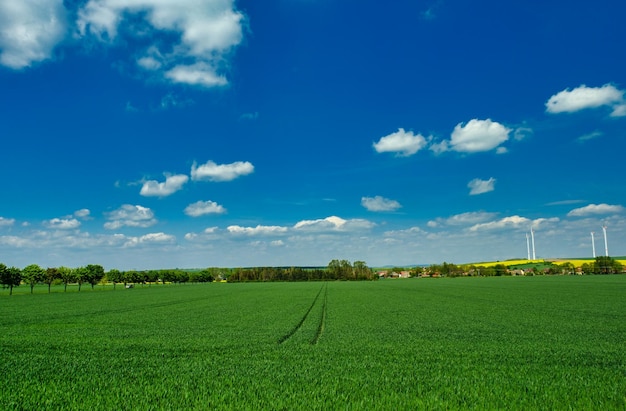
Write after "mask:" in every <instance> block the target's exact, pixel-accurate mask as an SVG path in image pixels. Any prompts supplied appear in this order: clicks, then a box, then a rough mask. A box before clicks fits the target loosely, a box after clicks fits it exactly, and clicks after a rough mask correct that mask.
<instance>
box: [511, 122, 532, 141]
mask: <svg viewBox="0 0 626 411" xmlns="http://www.w3.org/2000/svg"><path fill="white" fill-rule="evenodd" d="M533 133H534V131H533V129H532V128H530V127H526V126H522V127H517V128H516V129H515V130H514V131H513V138H514V139H515V140H517V141H521V140H525V139H527V138H528V137H530V136H532V135H533Z"/></svg>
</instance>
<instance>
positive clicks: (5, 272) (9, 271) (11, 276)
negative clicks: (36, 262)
mask: <svg viewBox="0 0 626 411" xmlns="http://www.w3.org/2000/svg"><path fill="white" fill-rule="evenodd" d="M21 282H22V272H21V270H20V269H19V268H17V267H10V268H7V266H6V265H4V264H2V263H0V283H2V285H4V286H6V287H9V295H13V287H19V285H20V284H21Z"/></svg>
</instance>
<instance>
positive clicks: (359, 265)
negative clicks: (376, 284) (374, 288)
mask: <svg viewBox="0 0 626 411" xmlns="http://www.w3.org/2000/svg"><path fill="white" fill-rule="evenodd" d="M352 268H353V270H354V277H355V278H356V279H357V280H371V279H372V277H373V272H372V270H371V269H370V268H369V267H368V266H367V264H366V263H365V261H355V262H354V263H353V264H352Z"/></svg>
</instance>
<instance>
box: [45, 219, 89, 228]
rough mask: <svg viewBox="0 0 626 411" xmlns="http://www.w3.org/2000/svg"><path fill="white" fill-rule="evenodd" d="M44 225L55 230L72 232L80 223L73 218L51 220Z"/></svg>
mask: <svg viewBox="0 0 626 411" xmlns="http://www.w3.org/2000/svg"><path fill="white" fill-rule="evenodd" d="M44 225H45V226H46V227H48V228H53V229H56V230H72V229H75V228H78V227H80V221H78V220H77V219H75V218H53V219H51V220H47V221H44Z"/></svg>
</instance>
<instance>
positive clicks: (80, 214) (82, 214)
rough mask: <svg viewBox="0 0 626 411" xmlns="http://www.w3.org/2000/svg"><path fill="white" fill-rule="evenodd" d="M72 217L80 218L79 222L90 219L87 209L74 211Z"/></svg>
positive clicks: (89, 212)
mask: <svg viewBox="0 0 626 411" xmlns="http://www.w3.org/2000/svg"><path fill="white" fill-rule="evenodd" d="M74 217H76V218H80V219H81V220H89V219H90V218H91V211H89V209H87V208H81V209H80V210H76V211H74Z"/></svg>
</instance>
